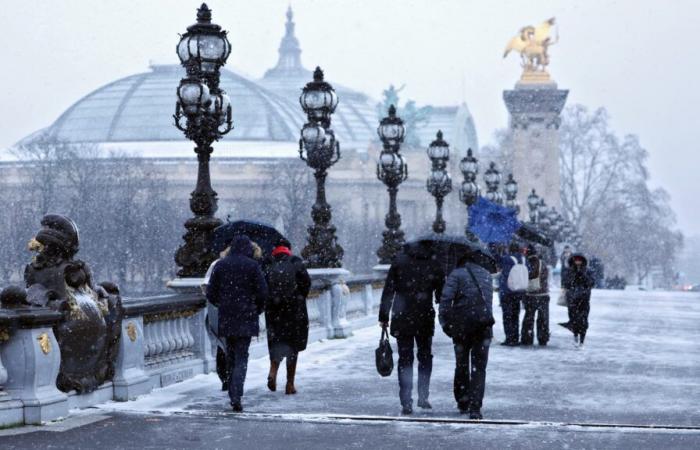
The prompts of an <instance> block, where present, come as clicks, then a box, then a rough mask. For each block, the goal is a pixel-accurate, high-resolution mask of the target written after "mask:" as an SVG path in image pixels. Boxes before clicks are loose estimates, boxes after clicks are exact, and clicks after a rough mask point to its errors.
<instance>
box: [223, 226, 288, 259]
mask: <svg viewBox="0 0 700 450" xmlns="http://www.w3.org/2000/svg"><path fill="white" fill-rule="evenodd" d="M239 235H246V236H248V237H249V238H250V239H251V240H252V241H253V242H255V243H256V244H258V245H259V246H260V248H261V249H262V251H263V254H264V255H269V254H270V253H272V250H273V249H274V247H275V245H277V243H278V242H280V241H281V240H283V239H285V237H284V236H283V235H282V233H280V232H279V231H277V230H276V229H275V227H274V226H272V225H270V224H268V223H264V222H257V221H254V220H237V221H235V222H228V223H225V224H223V225H221V226H219V227H217V228H216V229H215V230H214V240H213V242H212V247H213V250H214V251H215V252H216V253H219V252H221V251H223V250H224V249H225V248H226V247H228V245H229V244H230V243H231V240H232V239H233V238H234V236H239Z"/></svg>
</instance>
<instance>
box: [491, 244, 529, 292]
mask: <svg viewBox="0 0 700 450" xmlns="http://www.w3.org/2000/svg"><path fill="white" fill-rule="evenodd" d="M513 258H515V259H516V260H517V261H518V262H519V263H525V265H527V260H526V259H525V257H524V256H523V255H521V254H519V253H518V254H506V255H504V256H501V260H500V261H499V264H498V266H499V268H500V269H501V275H500V276H499V278H498V290H499V291H500V293H501V295H508V294H512V293H513V292H512V291H511V290H510V289H508V275H510V270H511V269H512V268H513V266H514V265H515V262H513Z"/></svg>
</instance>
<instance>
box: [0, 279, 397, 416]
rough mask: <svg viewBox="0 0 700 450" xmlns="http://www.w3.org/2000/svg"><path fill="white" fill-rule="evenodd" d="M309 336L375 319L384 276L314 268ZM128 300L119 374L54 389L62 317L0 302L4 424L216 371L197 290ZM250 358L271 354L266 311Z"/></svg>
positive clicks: (341, 332)
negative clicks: (84, 387) (81, 389)
mask: <svg viewBox="0 0 700 450" xmlns="http://www.w3.org/2000/svg"><path fill="white" fill-rule="evenodd" d="M310 273H311V277H312V280H313V285H312V290H311V294H310V295H309V299H308V311H309V319H310V326H311V329H310V331H309V341H311V342H313V341H316V340H319V339H333V338H345V337H348V336H350V335H351V334H352V329H353V328H360V327H363V326H366V325H369V324H371V323H374V322H376V317H377V309H378V307H379V298H380V293H381V289H382V286H383V277H382V276H381V274H377V275H374V276H350V273H349V272H347V271H345V270H343V269H314V270H310ZM195 284H196V285H197V288H196V289H194V288H192V289H189V290H188V289H178V292H176V293H173V294H169V295H161V296H153V297H145V298H125V299H124V300H123V309H124V316H123V321H122V325H121V337H120V340H119V350H118V354H117V359H116V363H115V365H114V376H113V378H112V381H108V382H106V383H103V384H102V385H101V386H99V387H98V388H97V389H96V390H94V391H93V392H90V393H84V394H78V393H76V392H75V391H71V392H67V393H64V392H61V391H59V390H58V389H57V388H56V377H57V376H58V372H59V368H60V364H61V353H60V349H59V347H58V343H57V341H56V338H55V336H54V332H53V327H54V326H55V325H56V324H58V323H59V321H60V320H61V315H60V314H59V313H57V312H55V311H52V310H50V309H45V308H26V309H3V308H0V426H9V425H21V424H39V423H42V422H46V421H49V420H54V419H58V418H60V417H65V416H67V415H68V413H69V410H71V409H76V408H84V407H88V406H91V405H95V404H98V403H103V402H106V401H110V400H117V401H127V400H131V399H133V398H135V397H137V396H139V395H144V394H148V393H149V392H151V391H152V390H153V389H155V388H159V387H162V386H167V385H169V384H173V383H177V382H179V381H183V380H185V379H188V378H191V377H193V376H195V375H197V374H201V373H208V372H212V371H214V370H215V367H216V362H215V359H214V358H213V356H212V355H213V354H214V352H213V350H214V348H213V345H212V339H210V335H209V332H208V331H207V324H206V320H207V319H206V314H207V308H206V300H205V298H204V296H203V295H202V293H201V292H200V290H199V287H198V286H199V282H197V283H193V286H194V285H195ZM261 325H262V330H261V333H260V340H258V341H256V342H255V343H254V344H253V347H252V348H251V354H252V356H253V357H256V356H263V355H264V354H265V353H266V352H267V345H266V343H265V339H264V337H265V331H264V330H265V328H264V316H261Z"/></svg>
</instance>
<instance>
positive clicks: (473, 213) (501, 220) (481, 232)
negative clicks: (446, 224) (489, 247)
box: [469, 197, 522, 244]
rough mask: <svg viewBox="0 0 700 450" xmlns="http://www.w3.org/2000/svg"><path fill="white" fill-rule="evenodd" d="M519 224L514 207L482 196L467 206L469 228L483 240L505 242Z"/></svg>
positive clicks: (510, 238) (507, 241)
mask: <svg viewBox="0 0 700 450" xmlns="http://www.w3.org/2000/svg"><path fill="white" fill-rule="evenodd" d="M521 226H522V224H521V223H520V221H518V219H517V217H516V213H515V210H514V209H512V208H506V207H504V206H501V205H497V204H496V203H493V202H490V201H488V200H486V199H485V198H483V197H479V199H478V200H477V202H476V203H475V204H473V205H471V206H470V207H469V230H470V231H471V232H472V233H474V234H475V235H477V236H478V237H479V239H481V240H482V241H483V242H486V243H489V244H490V243H501V244H507V243H509V242H510V241H511V240H512V239H513V233H515V232H516V231H518V229H519V228H520V227H521Z"/></svg>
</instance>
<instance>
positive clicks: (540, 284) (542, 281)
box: [520, 245, 549, 346]
mask: <svg viewBox="0 0 700 450" xmlns="http://www.w3.org/2000/svg"><path fill="white" fill-rule="evenodd" d="M527 261H528V267H529V272H528V274H529V279H530V284H529V286H528V289H527V294H526V295H525V302H524V305H525V316H524V317H523V326H522V330H521V337H520V345H532V343H533V341H534V325H535V315H536V316H537V342H538V343H539V345H542V346H545V345H547V342H548V341H549V286H548V279H549V269H547V264H546V263H545V262H544V260H543V258H542V257H541V256H540V255H539V254H538V253H537V250H536V249H535V247H534V246H532V245H530V246H529V247H528V256H527Z"/></svg>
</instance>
